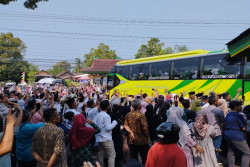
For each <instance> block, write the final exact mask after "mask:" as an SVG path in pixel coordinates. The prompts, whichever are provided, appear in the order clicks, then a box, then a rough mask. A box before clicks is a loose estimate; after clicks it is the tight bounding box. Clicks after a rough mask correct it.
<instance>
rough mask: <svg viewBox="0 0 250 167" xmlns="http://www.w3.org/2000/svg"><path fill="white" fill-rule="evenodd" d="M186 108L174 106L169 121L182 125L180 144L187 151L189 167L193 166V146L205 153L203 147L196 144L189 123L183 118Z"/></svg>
mask: <svg viewBox="0 0 250 167" xmlns="http://www.w3.org/2000/svg"><path fill="white" fill-rule="evenodd" d="M183 113H184V110H183V109H182V108H180V107H172V108H171V110H170V114H169V116H168V119H167V122H173V123H176V124H177V125H179V126H180V132H179V141H178V143H179V146H180V147H181V148H182V150H183V151H184V153H185V156H186V159H187V167H193V166H194V165H193V154H192V150H191V148H195V149H196V150H197V151H198V152H200V153H203V150H202V148H201V147H200V146H199V145H197V144H196V142H195V141H194V140H193V138H192V137H191V131H190V129H189V127H188V125H187V123H186V122H185V121H184V120H183V119H182V116H183Z"/></svg>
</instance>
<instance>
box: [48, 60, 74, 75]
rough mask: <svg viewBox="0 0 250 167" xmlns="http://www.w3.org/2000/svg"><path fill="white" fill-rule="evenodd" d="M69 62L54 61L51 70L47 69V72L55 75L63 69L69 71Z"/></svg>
mask: <svg viewBox="0 0 250 167" xmlns="http://www.w3.org/2000/svg"><path fill="white" fill-rule="evenodd" d="M70 69H71V64H70V63H69V62H68V61H67V60H63V61H60V62H58V63H56V64H55V65H54V66H53V68H52V69H51V70H48V73H50V74H52V75H54V76H56V75H58V74H60V73H62V72H64V71H70Z"/></svg>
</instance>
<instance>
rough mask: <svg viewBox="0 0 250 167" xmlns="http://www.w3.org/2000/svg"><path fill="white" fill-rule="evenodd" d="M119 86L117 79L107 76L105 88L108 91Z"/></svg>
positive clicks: (110, 75)
mask: <svg viewBox="0 0 250 167" xmlns="http://www.w3.org/2000/svg"><path fill="white" fill-rule="evenodd" d="M119 84H120V80H119V78H118V77H117V76H116V75H115V74H109V75H108V78H107V88H108V90H111V89H113V88H114V87H116V86H118V85H119Z"/></svg>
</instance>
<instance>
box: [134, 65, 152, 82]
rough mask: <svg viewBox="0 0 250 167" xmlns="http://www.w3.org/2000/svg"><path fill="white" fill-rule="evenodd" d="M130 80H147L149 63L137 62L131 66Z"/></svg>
mask: <svg viewBox="0 0 250 167" xmlns="http://www.w3.org/2000/svg"><path fill="white" fill-rule="evenodd" d="M131 67H132V70H131V73H130V77H129V79H130V80H147V79H148V73H149V64H138V65H133V66H131Z"/></svg>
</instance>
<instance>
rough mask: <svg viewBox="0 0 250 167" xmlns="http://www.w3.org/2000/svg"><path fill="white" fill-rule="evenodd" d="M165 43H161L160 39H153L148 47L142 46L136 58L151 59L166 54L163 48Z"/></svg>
mask: <svg viewBox="0 0 250 167" xmlns="http://www.w3.org/2000/svg"><path fill="white" fill-rule="evenodd" d="M163 46H164V43H160V40H159V39H158V38H151V39H150V40H149V41H148V44H147V45H144V44H143V45H141V48H140V49H139V50H138V53H136V54H135V58H136V59H137V58H143V57H151V56H158V55H163V54H165V50H164V49H163V48H162V47H163Z"/></svg>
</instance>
